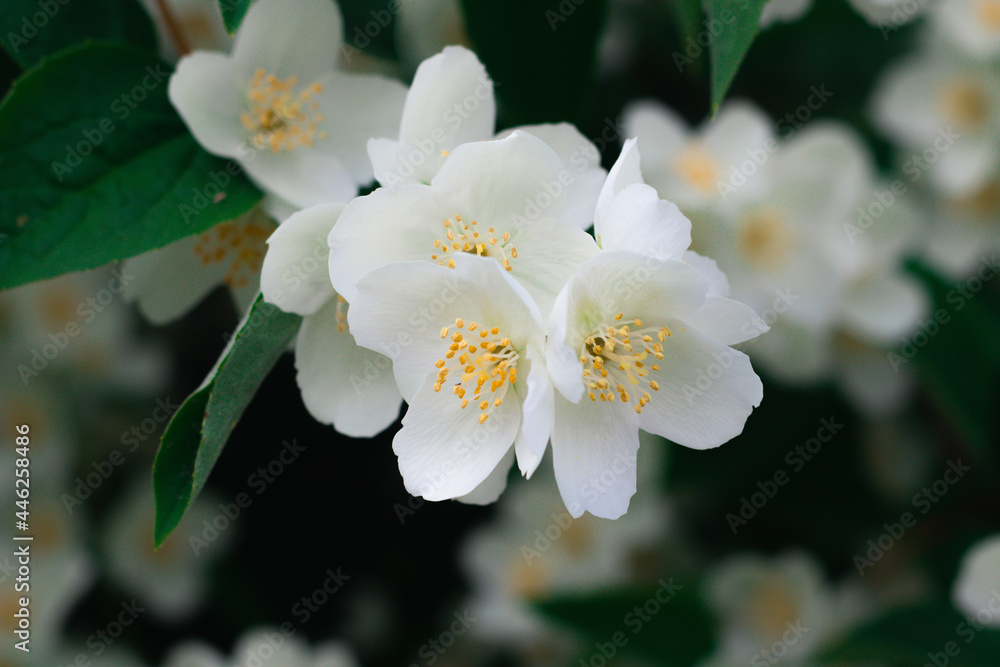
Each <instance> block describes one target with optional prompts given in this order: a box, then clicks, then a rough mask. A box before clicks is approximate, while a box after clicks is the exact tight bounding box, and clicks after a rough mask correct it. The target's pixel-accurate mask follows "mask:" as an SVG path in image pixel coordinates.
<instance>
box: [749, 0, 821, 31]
mask: <svg viewBox="0 0 1000 667" xmlns="http://www.w3.org/2000/svg"><path fill="white" fill-rule="evenodd" d="M811 7H812V0H769V1H768V3H767V4H765V5H764V9H763V11H761V13H760V27H761V28H762V29H767V28H770V27H771V26H773V25H775V24H776V23H791V22H792V21H797V20H798V19H800V18H802V17H803V16H805V14H806V13H807V12H808V11H809V9H810V8H811Z"/></svg>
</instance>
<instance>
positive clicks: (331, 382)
mask: <svg viewBox="0 0 1000 667" xmlns="http://www.w3.org/2000/svg"><path fill="white" fill-rule="evenodd" d="M337 311H338V309H337V301H336V299H330V300H329V301H328V302H327V303H326V305H325V306H323V307H322V308H321V309H319V310H318V311H317V312H316V313H315V314H314V315H309V316H306V317H305V318H304V319H303V320H302V328H301V329H300V330H299V335H298V338H296V340H295V369H296V371H297V374H296V380H297V381H298V384H299V389H300V390H301V391H302V401H303V402H304V403H305V406H306V409H308V410H309V414H311V415H312V416H313V417H314V418H315V419H316V420H317V421H320V422H323V423H324V424H333V427H334V428H335V429H336V430H337V431H338V432H340V433H343V434H345V435H349V436H351V437H355V438H370V437H372V436H374V435H377V434H378V433H381V432H382V431H384V430H385V429H386V428H388V427H389V426H390V425H391V424H392V423H393V422H394V421H396V418H397V417H398V416H399V408H400V406H401V404H402V398H401V397H400V395H399V390H398V389H397V388H396V380H395V378H394V377H393V373H392V362H391V361H389V359H388V358H386V357H384V356H382V355H380V354H378V353H376V352H372V351H371V350H367V349H365V348H363V347H359V346H358V344H357V343H356V342H355V341H354V337H353V336H352V335H351V333H350V332H349V331H346V330H345V331H339V330H338V326H337V324H338V319H337Z"/></svg>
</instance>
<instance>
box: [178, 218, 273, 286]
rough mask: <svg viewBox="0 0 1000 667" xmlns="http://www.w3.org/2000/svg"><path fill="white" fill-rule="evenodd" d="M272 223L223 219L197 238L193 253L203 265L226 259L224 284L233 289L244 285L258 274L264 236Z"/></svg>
mask: <svg viewBox="0 0 1000 667" xmlns="http://www.w3.org/2000/svg"><path fill="white" fill-rule="evenodd" d="M273 231H274V226H273V225H269V223H268V226H265V224H262V222H258V221H257V220H254V219H250V220H248V221H246V222H242V221H233V222H224V223H222V224H221V225H216V226H215V227H212V228H211V229H209V230H208V231H207V232H204V233H203V234H202V235H201V236H199V237H198V240H197V242H196V243H195V246H194V254H195V255H197V256H198V259H200V260H201V263H202V264H203V265H205V266H211V265H213V264H219V263H221V262H229V270H228V271H227V272H226V277H225V278H224V280H225V283H226V284H227V285H229V286H230V287H233V288H239V287H246V286H247V285H249V284H250V278H251V276H253V275H254V274H257V273H260V265H261V262H262V261H263V260H264V253H265V251H266V250H267V245H266V243H265V242H266V241H267V237H269V236H270V235H271V232H273Z"/></svg>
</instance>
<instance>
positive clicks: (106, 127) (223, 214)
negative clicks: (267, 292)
mask: <svg viewBox="0 0 1000 667" xmlns="http://www.w3.org/2000/svg"><path fill="white" fill-rule="evenodd" d="M169 76H170V68H169V67H167V66H166V65H164V64H163V62H162V61H160V60H158V59H157V58H156V57H154V56H152V55H150V54H147V53H144V52H141V51H138V50H136V49H135V48H133V47H128V46H120V45H108V44H88V45H85V46H83V47H80V48H75V49H72V50H69V51H64V52H62V53H61V54H59V55H57V56H55V57H53V58H51V59H47V60H46V61H45V62H44V63H42V64H41V65H39V66H38V67H36V68H34V69H32V70H30V71H29V72H27V73H26V74H25V75H24V76H23V77H21V78H20V79H19V80H18V81H17V82H16V83H15V84H14V88H13V89H12V91H11V93H10V95H9V96H8V97H7V98H6V99H5V100H4V102H3V104H2V105H0V211H3V215H2V216H0V233H3V234H7V235H8V236H9V238H7V239H6V241H5V242H4V243H3V244H2V245H0V289H4V288H9V287H15V286H17V285H22V284H24V283H28V282H32V281H35V280H43V279H45V278H52V277H54V276H58V275H61V274H64V273H69V272H71V271H82V270H85V269H92V268H95V267H98V266H101V265H103V264H106V263H108V262H110V261H112V260H120V259H124V258H126V257H131V256H133V255H138V254H140V253H143V252H146V251H147V250H153V249H155V248H159V247H162V246H165V245H167V244H169V243H172V242H173V241H176V240H178V239H181V238H184V237H185V236H191V235H193V234H198V233H200V232H203V231H204V230H206V229H208V228H209V227H211V226H213V225H215V224H217V223H219V222H223V221H226V220H232V219H234V218H236V217H239V216H240V215H242V214H243V213H246V212H247V211H249V210H250V209H252V208H253V207H254V206H255V205H256V204H257V202H258V201H259V200H260V197H261V194H260V192H259V191H258V190H257V189H256V188H255V187H253V185H251V184H250V182H249V181H248V180H247V179H246V177H245V176H243V175H242V173H241V171H240V170H239V168H238V165H236V164H235V163H233V162H229V163H227V162H225V161H223V160H221V159H219V158H216V157H213V156H211V155H209V154H208V153H206V152H205V151H204V150H202V149H201V148H200V147H199V146H198V145H197V143H196V142H195V141H194V139H193V138H192V137H191V135H190V133H189V132H188V130H187V128H186V127H185V125H184V122H183V121H182V120H181V118H180V117H179V116H178V115H177V113H176V112H175V111H174V109H173V107H172V106H171V105H170V101H169V100H168V99H167V81H168V79H169Z"/></svg>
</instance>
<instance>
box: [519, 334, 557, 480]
mask: <svg viewBox="0 0 1000 667" xmlns="http://www.w3.org/2000/svg"><path fill="white" fill-rule="evenodd" d="M522 367H523V368H526V369H527V372H526V373H525V372H523V371H522V377H527V390H526V391H524V390H519V392H518V394H519V395H520V393H521V391H524V396H523V397H521V430H520V431H518V434H517V440H516V441H515V442H514V450H515V451H516V452H517V465H518V467H519V468H520V469H521V474H522V475H524V476H525V477H527V478H530V477H531V475H532V473H534V472H535V470H536V469H537V468H538V464H539V463H541V462H542V455H543V454H545V447H546V445H548V443H549V437H550V436H551V435H552V420H553V419H554V410H555V406H554V403H553V401H554V400H555V392H554V391H553V388H552V380H551V379H550V378H549V375H548V372H546V370H545V358H544V356H543V355H542V354H541V353H540V352H539V351H538V350H537V348H535V347H534V346H532V347H529V348H528V351H527V360H526V362H525V363H524V364H523V366H522V365H521V364H518V370H521V369H522Z"/></svg>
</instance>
